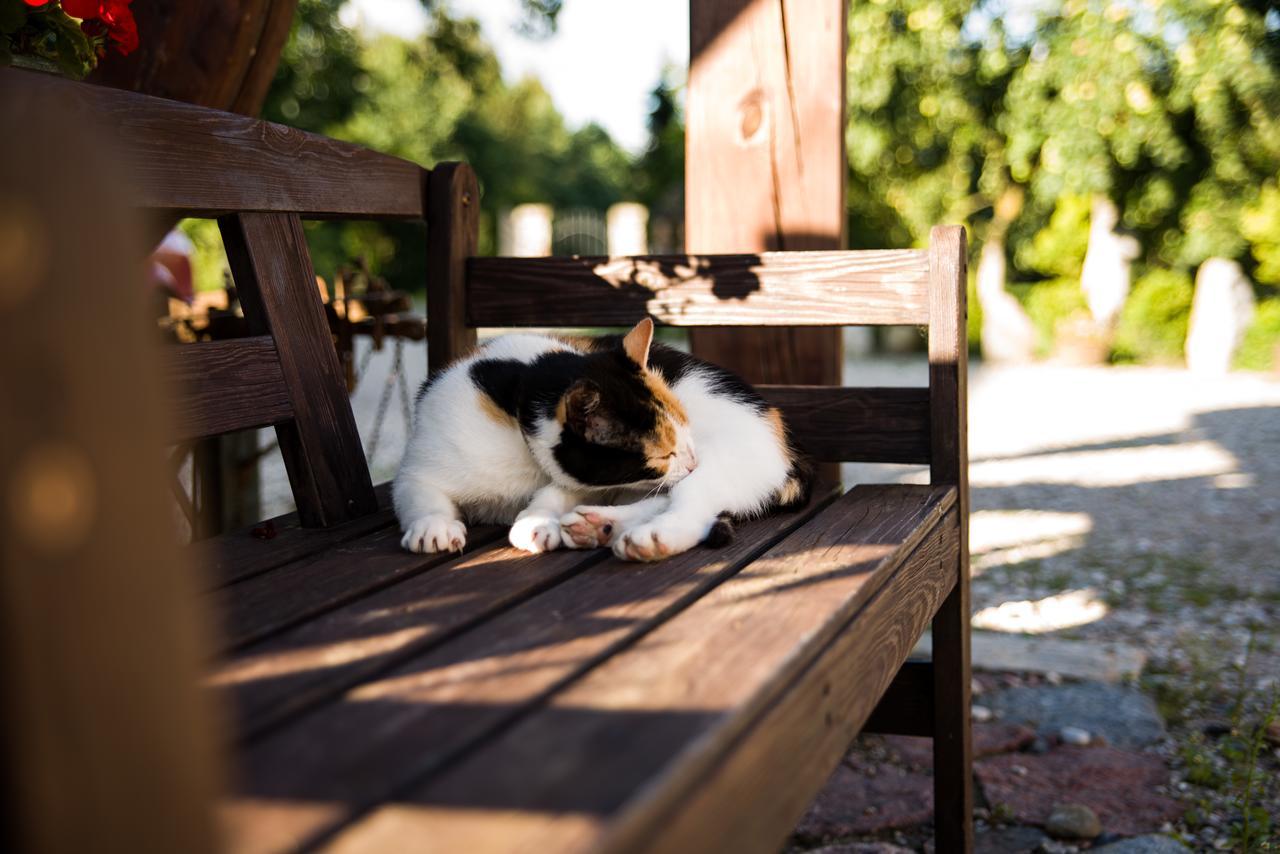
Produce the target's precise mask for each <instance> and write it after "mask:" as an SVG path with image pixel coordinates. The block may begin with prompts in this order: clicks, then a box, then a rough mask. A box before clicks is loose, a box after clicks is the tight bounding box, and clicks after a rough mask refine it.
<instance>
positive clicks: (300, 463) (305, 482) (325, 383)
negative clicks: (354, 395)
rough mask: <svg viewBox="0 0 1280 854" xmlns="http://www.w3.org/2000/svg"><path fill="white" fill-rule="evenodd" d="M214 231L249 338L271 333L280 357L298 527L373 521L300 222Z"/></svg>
mask: <svg viewBox="0 0 1280 854" xmlns="http://www.w3.org/2000/svg"><path fill="white" fill-rule="evenodd" d="M218 224H219V226H220V227H221V230H222V239H223V243H224V245H225V246H226V250H227V260H228V262H229V263H230V265H231V273H232V277H233V278H234V279H235V283H236V291H237V293H238V294H239V297H240V304H241V305H242V306H243V307H244V313H245V320H246V322H247V323H248V325H249V329H250V331H251V332H252V333H253V334H254V335H264V334H270V335H271V336H272V338H274V339H275V343H276V351H277V352H278V353H279V356H280V368H281V373H282V374H283V376H284V382H285V388H286V389H287V390H288V392H289V403H290V405H291V406H292V407H293V411H294V416H295V417H294V420H293V421H291V422H286V423H284V424H280V425H278V426H277V427H276V435H277V436H278V437H279V439H280V452H281V454H282V455H283V457H284V463H285V468H286V469H287V470H288V473H289V485H290V486H291V487H292V488H293V496H294V501H295V503H296V504H297V507H298V515H299V518H301V519H302V523H303V524H304V525H307V526H309V527H316V526H324V525H335V524H338V523H339V522H345V521H348V520H350V519H354V518H356V517H358V516H363V515H365V514H367V513H373V512H374V511H376V510H377V509H378V501H377V498H376V497H375V496H374V493H373V483H372V482H371V481H370V479H369V467H368V465H367V464H366V463H365V458H364V450H363V448H362V447H361V445H360V434H359V433H358V432H357V430H356V422H355V417H354V416H353V415H352V413H351V403H350V401H349V400H348V399H347V387H346V383H345V380H344V379H343V375H342V369H341V367H340V366H339V364H338V354H337V351H336V350H334V346H333V340H332V338H331V337H330V334H329V325H328V322H327V321H326V320H325V316H324V306H323V304H322V303H321V300H320V295H319V292H318V291H317V289H316V280H315V273H314V272H313V271H312V269H311V257H310V255H309V254H308V252H307V244H306V239H305V238H304V237H303V233H302V223H301V222H300V221H299V220H298V217H296V216H292V215H286V214H269V213H246V214H238V215H235V216H229V217H223V218H222V219H220V220H219V221H218Z"/></svg>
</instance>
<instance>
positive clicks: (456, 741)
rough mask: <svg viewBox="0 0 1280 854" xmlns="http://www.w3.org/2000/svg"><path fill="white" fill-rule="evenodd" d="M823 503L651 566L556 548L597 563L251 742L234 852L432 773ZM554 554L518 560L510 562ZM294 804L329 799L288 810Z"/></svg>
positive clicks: (296, 832) (231, 823) (333, 818)
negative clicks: (719, 545) (718, 546)
mask: <svg viewBox="0 0 1280 854" xmlns="http://www.w3.org/2000/svg"><path fill="white" fill-rule="evenodd" d="M819 506H821V502H817V503H815V505H814V506H812V507H811V508H808V509H806V510H804V511H801V512H797V513H791V514H785V515H780V516H774V517H771V518H769V519H762V520H758V521H755V522H750V523H746V524H744V525H742V526H741V527H740V528H739V530H738V532H737V536H736V538H735V539H734V541H733V542H732V543H731V544H729V545H728V546H726V547H725V548H722V549H714V550H713V549H695V550H693V551H690V552H686V553H684V554H682V555H678V556H676V557H674V558H671V559H669V560H665V561H661V562H659V563H655V564H635V563H626V562H622V561H618V560H616V559H613V558H611V557H610V558H609V559H607V560H605V561H604V562H594V561H598V556H596V555H590V554H586V555H583V554H582V553H568V554H567V555H565V556H561V555H555V556H550V559H551V560H560V561H566V560H567V561H572V560H575V559H577V560H582V561H584V562H587V561H591V562H592V563H591V565H590V566H589V567H587V568H586V569H585V571H581V572H577V573H576V574H574V575H573V576H572V577H571V578H568V579H567V580H565V581H562V582H561V583H559V584H556V585H555V586H554V587H551V588H550V589H549V590H547V591H545V592H543V593H541V594H540V595H538V596H535V597H534V598H532V599H530V600H528V601H526V602H523V603H522V604H520V605H519V606H517V607H514V608H511V609H510V610H506V611H504V612H502V613H501V614H498V615H497V616H495V617H493V618H491V619H489V620H488V621H487V622H485V623H483V624H481V625H479V626H477V627H475V628H473V629H472V630H470V631H468V632H466V633H464V634H462V635H460V636H458V637H456V638H453V639H451V640H449V641H448V642H447V643H444V644H443V645H442V646H440V647H438V648H434V649H430V650H428V651H426V652H425V653H423V654H419V655H414V656H412V657H411V658H409V659H407V660H405V661H404V662H402V663H400V664H399V665H397V666H396V667H394V668H392V669H391V670H389V671H386V672H384V673H382V674H380V675H379V677H378V678H377V679H375V680H373V681H370V682H366V683H364V684H362V685H360V686H359V687H356V688H353V689H352V690H350V691H348V692H347V693H346V694H345V695H344V696H343V697H342V698H341V699H340V700H339V701H337V702H334V703H332V704H329V705H327V706H325V707H323V708H319V709H315V710H313V711H312V712H311V713H310V714H308V715H306V716H305V717H303V718H302V719H300V720H297V721H295V722H293V723H292V724H291V725H290V726H288V727H285V728H283V729H281V730H279V731H277V732H273V733H272V734H271V735H270V736H269V737H267V738H265V739H263V740H261V741H259V742H256V743H254V744H253V745H251V746H250V747H249V749H248V750H247V751H246V752H245V754H244V755H243V756H242V758H241V767H242V779H243V781H244V783H243V785H242V786H241V789H240V792H239V794H238V796H237V797H236V798H235V799H233V800H232V801H231V802H230V803H229V804H228V805H227V806H226V807H225V808H224V810H223V812H224V815H225V816H226V819H227V820H226V825H225V829H226V832H227V834H228V838H230V839H232V840H233V841H234V843H235V844H234V846H233V847H234V848H235V850H238V851H250V852H252V851H273V850H280V849H283V848H293V847H297V846H299V845H300V844H303V843H304V841H306V840H315V839H317V838H319V837H323V836H324V835H326V834H329V833H332V832H333V831H335V830H337V829H338V828H339V827H340V826H341V825H343V824H344V823H346V822H348V821H350V820H351V819H352V818H353V817H355V816H356V815H358V814H359V813H360V812H362V811H363V810H365V809H367V808H369V807H372V806H374V805H376V804H378V803H380V802H382V801H384V800H385V799H387V798H391V797H394V796H395V795H396V793H397V792H399V791H400V790H402V789H404V788H405V787H407V786H411V785H413V784H414V783H415V782H417V781H418V780H420V779H422V778H423V777H425V776H427V775H430V774H432V773H435V772H437V771H438V770H439V769H440V768H441V767H442V765H443V764H444V763H446V762H449V761H451V760H453V759H456V758H457V757H459V756H461V755H462V754H464V753H466V752H467V751H469V750H471V749H473V748H475V747H476V745H477V744H479V743H481V742H483V741H484V740H485V739H486V738H488V737H491V736H492V735H493V733H494V732H495V731H496V730H497V729H499V728H501V727H503V726H506V725H508V724H509V723H510V722H512V721H514V720H516V719H518V718H519V717H520V716H522V715H524V714H526V713H528V712H529V711H530V710H531V709H533V708H536V707H537V706H538V705H539V704H540V703H541V702H542V701H544V700H545V699H546V697H547V696H549V695H550V694H551V693H553V692H554V691H555V690H557V689H559V688H560V687H562V686H563V685H565V684H566V683H567V682H569V681H571V680H572V679H574V678H576V677H577V676H579V675H580V674H582V673H583V672H584V671H586V670H588V669H590V668H591V667H592V666H594V665H595V664H597V663H598V662H600V661H601V660H603V659H605V658H607V657H608V656H609V655H611V654H613V653H615V652H617V651H618V650H619V649H622V648H624V647H626V646H627V645H628V644H630V643H632V642H633V641H634V640H635V639H636V638H637V637H639V636H641V635H643V634H644V633H645V632H647V631H649V630H650V629H651V628H652V627H653V626H655V625H657V624H659V623H661V622H662V621H663V620H665V619H667V618H669V617H670V616H671V615H672V614H673V613H676V612H678V611H679V610H680V609H681V608H683V607H684V606H685V605H687V604H688V603H690V602H692V601H694V600H695V599H697V598H698V596H700V595H702V594H703V593H705V592H706V590H708V589H709V588H711V587H713V586H714V585H715V584H717V583H719V582H720V581H722V580H723V579H724V578H726V577H727V576H729V575H732V574H733V573H734V572H735V571H737V570H738V569H739V568H740V567H742V566H743V565H744V564H746V563H747V562H749V561H750V560H752V559H753V558H755V557H757V556H758V555H760V554H761V553H762V552H764V551H765V550H766V549H768V548H769V547H770V546H771V545H773V543H775V542H777V541H778V540H779V539H780V538H781V537H782V536H784V535H785V534H786V533H787V532H788V531H791V530H793V529H794V528H796V527H797V526H798V525H800V524H801V523H802V522H803V521H804V520H805V519H808V518H809V517H810V516H811V515H812V513H813V512H814V511H816V509H817V507H819ZM575 554H576V555H579V557H577V558H575V557H574V555H575ZM548 558H549V556H547V555H540V556H536V557H524V558H520V559H518V561H517V562H516V563H515V565H513V566H511V567H510V568H509V571H512V572H517V573H518V572H521V571H522V569H521V567H520V564H521V563H527V564H529V565H532V564H533V563H536V562H538V561H543V560H547V559H548ZM316 745H323V746H324V747H323V749H321V750H317V749H316ZM511 770H513V771H514V770H515V769H511ZM300 803H301V804H307V803H310V804H320V805H323V808H322V809H295V808H293V805H295V804H300ZM406 844H407V843H406ZM398 845H399V843H397V844H396V845H392V846H391V847H392V848H393V849H394V848H396V847H398Z"/></svg>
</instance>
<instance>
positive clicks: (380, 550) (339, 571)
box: [210, 525, 505, 649]
mask: <svg viewBox="0 0 1280 854" xmlns="http://www.w3.org/2000/svg"><path fill="white" fill-rule="evenodd" d="M504 533H505V530H503V529H500V528H498V527H496V526H493V525H488V526H475V527H473V528H471V529H469V530H468V532H467V548H468V549H477V548H480V547H482V546H485V545H487V544H489V543H491V542H493V541H495V540H497V539H498V538H499V537H500V536H502V535H503V534H504ZM400 536H401V533H400V530H399V528H398V527H396V526H392V527H389V528H382V529H380V530H377V531H374V532H373V533H371V534H368V535H366V536H363V537H359V538H357V539H354V540H348V541H346V542H344V543H340V544H338V545H334V546H331V547H329V548H327V549H325V551H323V552H321V553H319V554H316V555H311V556H308V557H305V558H301V559H299V560H296V561H293V562H291V563H287V564H284V565H283V566H278V567H276V568H275V569H272V570H271V571H269V572H266V573H263V574H261V575H255V576H254V577H252V578H248V579H246V580H244V581H241V582H239V583H237V584H234V585H232V586H231V587H227V588H223V589H221V590H218V591H215V592H214V593H212V594H210V596H211V598H212V599H213V600H215V601H217V602H218V603H220V605H221V608H222V612H223V618H224V623H225V627H224V631H223V635H224V637H225V639H226V644H227V646H228V647H229V648H231V649H238V648H241V647H244V646H246V645H248V644H250V643H254V642H257V641H261V640H263V639H265V638H267V637H270V636H271V635H273V634H275V633H277V632H281V631H284V630H286V629H289V628H292V627H293V626H296V625H299V624H300V623H302V622H305V621H306V620H309V619H314V618H315V617H317V616H319V615H321V614H324V613H327V612H329V611H332V610H333V609H335V608H339V607H341V606H343V605H345V604H347V603H348V602H352V601H354V600H356V599H359V598H360V597H361V596H365V595H368V594H369V593H372V592H373V591H375V590H379V589H381V588H383V587H386V586H387V585H389V584H392V583H394V582H396V581H398V580H402V579H404V578H408V577H410V576H413V575H416V574H418V573H420V572H424V571H426V570H427V569H430V568H432V567H435V566H439V565H441V564H444V563H447V562H448V561H449V560H450V559H451V558H452V557H454V555H452V554H448V553H446V554H434V555H421V554H414V553H412V552H408V551H405V550H404V549H402V548H400Z"/></svg>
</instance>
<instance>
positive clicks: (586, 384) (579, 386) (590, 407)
mask: <svg viewBox="0 0 1280 854" xmlns="http://www.w3.org/2000/svg"><path fill="white" fill-rule="evenodd" d="M599 409H600V389H599V388H598V387H597V386H596V384H595V383H593V382H591V380H578V381H577V382H576V383H574V384H573V385H571V386H569V390H568V391H566V392H565V393H564V422H565V424H567V425H569V428H570V429H571V430H573V432H575V433H577V434H578V435H579V436H585V435H586V434H587V432H588V427H589V425H590V423H591V421H592V416H593V415H595V414H596V413H597V411H598V410H599Z"/></svg>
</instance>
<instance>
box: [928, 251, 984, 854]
mask: <svg viewBox="0 0 1280 854" xmlns="http://www.w3.org/2000/svg"><path fill="white" fill-rule="evenodd" d="M967 257H968V256H967V253H966V250H965V233H964V229H963V228H961V227H959V226H939V227H937V228H935V229H933V231H932V232H931V233H930V235H929V394H930V400H931V406H932V412H931V423H932V431H933V453H932V455H931V459H930V481H931V482H932V483H935V484H952V485H954V486H955V487H956V490H957V498H958V504H959V513H960V523H959V524H960V545H959V548H958V550H957V552H956V562H955V563H956V565H955V568H954V574H953V576H952V577H953V578H954V579H955V584H954V586H953V587H952V589H951V591H950V595H949V596H948V597H947V599H946V601H945V602H943V604H942V607H941V608H940V609H939V611H938V614H937V616H936V617H935V618H934V621H933V643H934V647H933V648H934V653H933V674H934V692H933V693H934V735H933V757H934V778H933V779H934V827H935V845H936V846H937V848H938V850H939V851H961V852H967V851H972V850H973V749H972V728H971V724H970V720H969V705H970V697H969V692H970V684H971V681H972V670H971V664H970V657H969V445H968V435H969V423H968V388H967V377H968V353H969V346H968V341H967V340H966V338H965V329H966V324H965V319H966V317H967V308H966V305H965V297H966V292H967V289H966V284H967V280H968V277H967V275H966V269H965V267H966V261H967Z"/></svg>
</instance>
